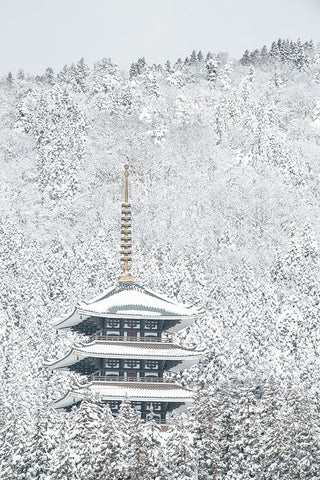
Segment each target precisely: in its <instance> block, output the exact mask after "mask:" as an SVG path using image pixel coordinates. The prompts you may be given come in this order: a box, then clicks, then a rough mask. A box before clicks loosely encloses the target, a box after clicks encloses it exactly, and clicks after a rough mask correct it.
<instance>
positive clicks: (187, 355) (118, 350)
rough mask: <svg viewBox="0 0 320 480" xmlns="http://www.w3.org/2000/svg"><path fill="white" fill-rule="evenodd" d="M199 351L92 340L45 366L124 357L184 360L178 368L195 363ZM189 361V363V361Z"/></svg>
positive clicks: (161, 344)
mask: <svg viewBox="0 0 320 480" xmlns="http://www.w3.org/2000/svg"><path fill="white" fill-rule="evenodd" d="M202 356H203V355H202V354H201V353H200V352H195V351H194V350H189V349H187V348H184V347H180V346H179V345H174V344H172V343H169V344H165V343H147V344H144V343H138V342H137V343H136V342H134V343H133V342H130V343H129V342H128V343H126V342H115V341H111V342H108V341H104V342H100V341H98V342H97V341H94V342H92V343H89V344H79V345H75V346H74V347H73V348H72V350H71V351H70V352H69V353H68V355H66V356H65V357H64V358H62V359H60V360H54V361H52V362H47V363H46V366H48V367H49V368H51V369H53V370H54V369H56V368H63V367H69V366H70V365H74V364H75V363H77V362H79V361H81V360H83V359H85V358H88V357H97V358H124V359H128V360H130V359H137V360H138V359H141V360H177V361H184V363H183V365H181V364H180V366H179V368H178V370H183V369H184V368H186V367H187V366H190V365H193V364H194V363H197V362H198V360H199V359H200V358H202ZM190 362H191V363H190Z"/></svg>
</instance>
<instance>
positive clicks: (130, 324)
mask: <svg viewBox="0 0 320 480" xmlns="http://www.w3.org/2000/svg"><path fill="white" fill-rule="evenodd" d="M125 326H126V327H127V328H140V322H139V321H138V320H127V321H126V323H125Z"/></svg>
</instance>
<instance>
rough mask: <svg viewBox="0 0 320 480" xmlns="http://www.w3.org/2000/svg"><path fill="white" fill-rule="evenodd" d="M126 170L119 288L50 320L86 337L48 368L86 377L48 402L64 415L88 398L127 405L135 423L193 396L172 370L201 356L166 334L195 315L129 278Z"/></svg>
mask: <svg viewBox="0 0 320 480" xmlns="http://www.w3.org/2000/svg"><path fill="white" fill-rule="evenodd" d="M128 168H129V167H128V165H126V166H125V179H124V202H123V203H122V226H121V267H122V274H121V276H120V277H119V279H118V283H117V284H116V285H114V286H112V287H110V288H109V289H107V290H106V291H105V292H103V293H102V294H101V295H99V296H97V297H96V298H94V299H92V300H89V301H81V302H79V303H78V304H77V305H76V307H75V309H74V310H73V312H72V313H71V314H70V315H69V316H67V317H63V318H60V319H58V320H56V321H55V322H54V324H53V326H54V328H55V329H57V330H60V329H70V330H73V331H75V332H77V333H79V334H81V335H82V336H83V337H85V340H84V341H83V342H80V343H78V344H77V345H74V346H73V347H72V349H71V351H70V352H69V353H68V354H67V355H66V356H65V357H63V358H61V359H59V360H55V361H51V362H47V363H46V365H47V366H48V367H49V368H50V369H52V370H55V369H58V368H67V369H69V370H72V371H74V372H77V373H79V374H80V375H81V376H85V380H86V382H85V383H84V384H83V383H82V384H80V383H79V384H78V385H75V386H74V387H73V388H71V389H70V390H69V391H68V392H67V393H66V394H65V395H64V396H63V397H62V398H60V399H58V400H56V401H55V402H54V407H55V408H57V409H70V408H71V407H72V406H73V405H75V404H79V403H80V402H81V401H82V400H83V399H84V398H85V397H86V395H88V392H89V393H90V394H97V395H99V397H100V398H101V399H102V401H104V402H107V403H108V404H109V406H110V408H111V411H112V413H113V414H114V415H116V414H117V413H118V411H119V408H120V405H121V402H122V401H124V400H126V401H130V402H131V404H132V405H133V406H134V407H135V408H136V409H137V410H139V411H140V412H141V418H143V419H146V418H150V415H151V416H152V417H153V418H155V419H156V420H158V421H160V422H163V421H165V419H166V415H167V413H168V412H172V411H173V410H180V411H181V410H183V409H185V408H186V407H187V406H188V405H190V403H192V401H193V395H194V393H193V392H192V391H191V390H189V389H186V388H184V387H182V386H181V385H178V384H177V383H175V381H174V380H173V379H172V375H171V376H170V372H179V371H182V370H184V369H185V368H188V367H189V366H191V365H194V364H196V363H197V362H198V361H199V359H200V358H202V354H201V353H200V352H196V351H194V350H191V349H188V348H184V347H181V346H180V345H176V344H175V343H173V339H172V334H173V333H175V332H177V331H179V330H181V329H183V328H185V327H187V326H189V325H191V324H192V323H193V322H194V321H195V319H196V318H197V316H198V315H197V311H196V310H195V309H194V308H192V307H187V306H184V305H182V304H180V303H177V302H176V301H174V300H171V299H169V298H167V297H165V296H164V295H161V294H159V293H156V292H154V291H152V290H150V289H147V288H144V287H143V286H141V285H139V284H138V283H136V282H135V279H134V277H133V276H132V275H131V273H130V270H131V252H132V248H131V247H132V245H131V205H130V203H129V185H128V175H129V172H128Z"/></svg>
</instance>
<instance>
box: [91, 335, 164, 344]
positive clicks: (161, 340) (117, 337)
mask: <svg viewBox="0 0 320 480" xmlns="http://www.w3.org/2000/svg"><path fill="white" fill-rule="evenodd" d="M90 340H91V341H93V340H101V341H107V342H149V343H154V342H156V343H172V342H173V339H172V338H171V337H167V338H166V337H164V338H163V337H131V336H128V337H121V336H120V335H104V334H101V333H95V334H93V335H91V337H90Z"/></svg>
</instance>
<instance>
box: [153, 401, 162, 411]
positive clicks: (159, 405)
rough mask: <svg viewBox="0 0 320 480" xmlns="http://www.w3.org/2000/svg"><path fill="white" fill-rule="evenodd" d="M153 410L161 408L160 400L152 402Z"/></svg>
mask: <svg viewBox="0 0 320 480" xmlns="http://www.w3.org/2000/svg"><path fill="white" fill-rule="evenodd" d="M152 407H153V410H157V411H159V410H161V403H160V402H155V403H153V404H152Z"/></svg>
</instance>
